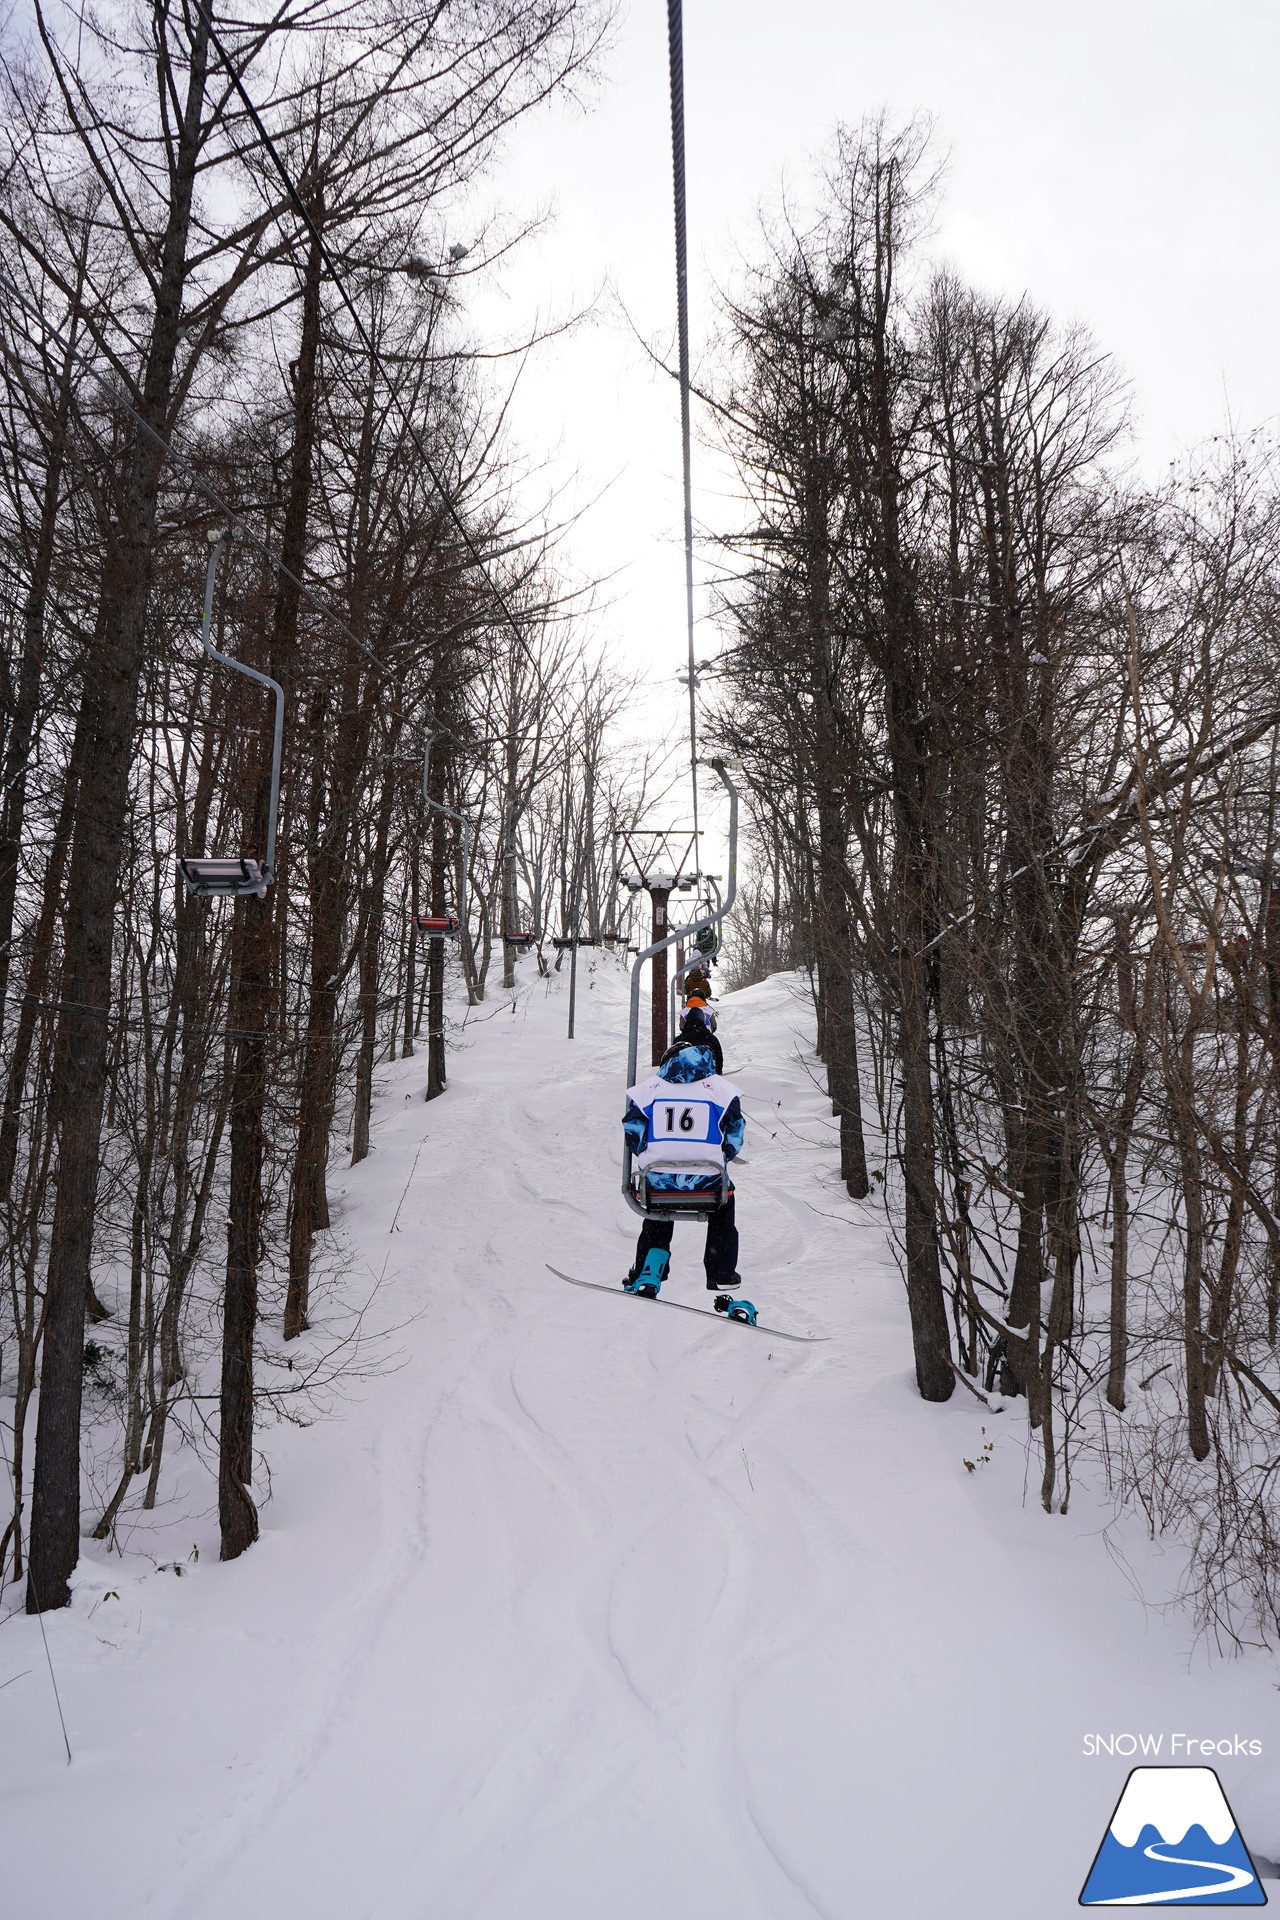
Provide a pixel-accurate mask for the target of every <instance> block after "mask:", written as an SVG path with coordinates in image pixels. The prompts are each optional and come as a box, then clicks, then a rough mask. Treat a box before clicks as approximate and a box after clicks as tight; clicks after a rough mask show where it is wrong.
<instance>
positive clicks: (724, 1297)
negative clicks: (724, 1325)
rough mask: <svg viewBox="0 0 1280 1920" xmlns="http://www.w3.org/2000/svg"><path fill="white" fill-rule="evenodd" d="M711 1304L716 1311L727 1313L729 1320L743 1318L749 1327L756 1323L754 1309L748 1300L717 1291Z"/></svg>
mask: <svg viewBox="0 0 1280 1920" xmlns="http://www.w3.org/2000/svg"><path fill="white" fill-rule="evenodd" d="M711 1304H712V1306H713V1307H714V1308H715V1310H716V1312H717V1313H727V1314H728V1316H729V1318H730V1319H731V1320H745V1321H746V1323H747V1325H748V1326H749V1327H754V1325H755V1324H756V1310H755V1308H754V1306H752V1304H751V1302H750V1300H735V1298H734V1296H733V1295H732V1294H731V1293H718V1294H717V1295H716V1297H715V1299H714V1300H713V1301H712V1303H711Z"/></svg>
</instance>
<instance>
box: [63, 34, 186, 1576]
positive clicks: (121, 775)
mask: <svg viewBox="0 0 1280 1920" xmlns="http://www.w3.org/2000/svg"><path fill="white" fill-rule="evenodd" d="M207 58H208V25H207V22H206V19H205V16H204V15H203V14H199V13H197V15H196V16H195V26H194V29H193V32H192V38H191V46H190V54H189V65H188V73H187V89H186V98H185V102H184V106H183V112H182V118H181V121H180V123H179V126H178V128H177V130H176V138H175V141H174V145H173V149H172V163H171V164H172V171H171V175H170V181H169V204H168V213H167V218H166V223H165V227H164V231H163V233H162V235H161V236H160V239H159V246H158V249H157V251H158V256H159V269H158V273H157V279H156V290H155V316H154V320H153V323H152V329H151V338H150V344H149V347H148V352H147V362H146V368H145V372H144V377H143V383H142V393H141V396H140V406H139V412H140V413H141V414H142V417H143V419H144V420H146V421H148V422H149V423H150V424H151V425H152V426H154V427H155V428H156V429H157V430H159V431H163V430H164V428H165V426H166V425H167V415H168V410H169V404H170V399H171V395H172V391H173V380H174V369H175V365H176V361H177V354H178V347H179V342H180V338H181V318H182V296H183V289H184V287H185V284H186V278H187V242H188V235H189V232H190V223H191V198H192V191H193V188H194V184H195V175H196V167H197V163H198V160H199V155H200V149H201V141H202V133H203V128H202V113H203V106H204V94H205V81H206V68H207ZM160 469H161V454H160V451H159V449H158V448H157V447H156V446H155V444H154V443H153V442H152V441H150V440H149V439H148V438H146V437H145V436H144V435H142V434H141V433H138V434H136V435H134V436H132V437H131V440H130V444H129V450H128V452H127V454H126V457H125V461H124V468H123V474H122V479H121V485H120V491H119V495H118V507H117V516H116V519H115V522H114V524H113V525H112V527H111V528H110V530H109V533H108V540H107V550H106V558H105V565H104V571H103V582H102V596H101V599H102V606H103V610H104V619H103V623H102V624H103V633H102V644H101V647H100V648H97V649H95V650H94V653H93V655H92V656H91V657H90V658H88V659H87V660H86V661H85V666H84V679H83V692H82V696H81V704H80V716H79V720H78V723H77V728H76V740H75V748H74V760H75V765H76V768H77V772H78V775H79V779H78V799H77V818H76V826H75V834H74V838H73V842H72V851H71V862H70V877H69V887H70V894H71V898H72V900H73V901H74V903H75V911H76V916H77V937H76V939H75V941H74V942H73V943H71V946H70V948H69V951H68V956H67V965H66V976H65V982H64V996H65V1001H64V1004H65V1011H64V1013H63V1016H62V1020H61V1023H60V1030H59V1035H58V1051H57V1062H56V1070H55V1081H54V1089H53V1103H52V1104H53V1122H54V1125H55V1126H56V1127H57V1129H58V1137H59V1156H58V1174H57V1198H56V1202H55V1206H54V1217H53V1226H52V1230H51V1233H50V1240H49V1263H48V1275H47V1283H46V1285H47V1291H46V1303H45V1334H44V1355H43V1361H42V1365H41V1372H40V1410H39V1415H38V1419H37V1426H36V1462H35V1474H34V1480H33V1488H32V1507H31V1537H30V1557H29V1563H28V1581H27V1610H28V1611H29V1612H32V1613H35V1612H40V1611H43V1610H45V1609H47V1608H50V1607H64V1606H66V1605H67V1604H68V1602H69V1600H70V1598H71V1585H70V1582H71V1575H72V1573H73V1572H74V1570H75V1565H76V1561H77V1559H78V1558H79V1552H80V1414H81V1398H82V1382H83V1365H84V1321H85V1302H86V1297H87V1294H88V1290H89V1284H90V1262H91V1259H92V1254H93V1220H94V1212H95V1207H96V1202H97V1193H98V1162H99V1154H100V1150H101V1130H102V1113H103V1099H104V1095H105V1091H106V1069H107V1057H108V1039H109V1025H108V1016H109V1007H110V1002H111V957H112V944H113V935H114V919H115V906H116V894H117V889H118V885H119V875H120V868H121V862H122V859H123V854H124V839H125V819H126V814H127V811H128V805H129V774H130V769H131V765H132V759H133V745H134V735H135V723H136V716H137V702H138V681H139V675H140V673H141V670H142V662H143V653H144V645H145V637H146V614H147V599H148V594H149V590H150V586H151V577H152V569H153V558H154V546H155V528H156V506H157V499H158V492H159V481H160Z"/></svg>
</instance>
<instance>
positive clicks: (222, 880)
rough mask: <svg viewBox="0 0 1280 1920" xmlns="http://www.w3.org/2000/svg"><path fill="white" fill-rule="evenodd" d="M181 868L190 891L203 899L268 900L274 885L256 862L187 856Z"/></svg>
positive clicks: (180, 862) (181, 861)
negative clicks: (268, 894)
mask: <svg viewBox="0 0 1280 1920" xmlns="http://www.w3.org/2000/svg"><path fill="white" fill-rule="evenodd" d="M178 865H179V867H180V868H181V869H182V877H183V879H184V880H185V881H186V883H187V887H188V889H189V890H190V891H191V892H192V893H194V894H195V895H196V897H197V899H200V900H228V899H230V900H242V899H245V898H246V897H248V896H256V898H257V899H259V900H265V899H266V897H267V888H268V887H269V886H270V885H271V876H270V874H269V873H268V872H264V870H263V868H262V867H261V866H260V865H259V863H258V862H257V861H256V860H245V859H243V858H241V859H237V858H235V857H232V858H231V859H229V860H225V859H212V860H197V859H191V858H189V857H184V858H183V859H181V860H179V862H178Z"/></svg>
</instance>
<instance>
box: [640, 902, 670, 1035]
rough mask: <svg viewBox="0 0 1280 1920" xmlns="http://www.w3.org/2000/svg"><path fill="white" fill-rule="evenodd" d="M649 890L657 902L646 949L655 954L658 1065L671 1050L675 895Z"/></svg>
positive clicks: (654, 1016)
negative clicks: (670, 919)
mask: <svg viewBox="0 0 1280 1920" xmlns="http://www.w3.org/2000/svg"><path fill="white" fill-rule="evenodd" d="M646 891H647V893H648V895H649V898H650V900H651V901H652V902H653V917H652V931H651V933H650V939H651V941H652V945H651V946H649V947H648V948H647V949H646V951H647V952H649V953H651V954H652V955H653V972H652V978H651V986H652V998H653V1011H652V1030H651V1031H652V1037H653V1064H654V1066H655V1067H656V1066H657V1064H658V1062H659V1060H661V1058H662V1056H663V1054H664V1053H665V1052H666V1050H667V902H668V901H669V900H670V898H671V889H670V887H648V888H647V889H646Z"/></svg>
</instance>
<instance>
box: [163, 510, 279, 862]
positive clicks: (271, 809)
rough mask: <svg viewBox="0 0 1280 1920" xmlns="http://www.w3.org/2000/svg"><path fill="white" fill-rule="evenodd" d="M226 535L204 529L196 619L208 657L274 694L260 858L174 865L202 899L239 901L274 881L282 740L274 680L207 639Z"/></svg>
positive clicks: (224, 858) (193, 859) (206, 859)
mask: <svg viewBox="0 0 1280 1920" xmlns="http://www.w3.org/2000/svg"><path fill="white" fill-rule="evenodd" d="M229 539H230V534H229V532H228V530H227V529H226V528H221V527H219V528H214V529H211V531H210V533H209V549H210V550H209V565H208V569H207V571H206V573H205V581H204V618H203V620H202V621H201V627H200V632H201V638H202V640H203V642H204V650H205V652H206V653H207V654H208V656H209V658H210V659H211V660H216V661H217V662H218V663H219V665H221V666H224V667H230V668H231V669H232V671H233V672H235V673H242V674H244V676H245V678H246V679H247V680H256V681H257V683H258V685H259V686H260V687H270V689H271V691H272V693H273V694H274V695H275V729H274V735H273V741H272V749H271V797H270V802H269V805H268V811H267V844H266V849H265V851H264V854H263V857H262V859H261V860H254V859H251V858H250V857H249V855H248V854H242V853H241V854H232V855H217V856H212V857H204V856H201V857H198V858H197V857H191V856H185V857H183V858H180V859H179V861H178V866H179V868H180V869H181V871H182V877H183V879H184V880H185V881H186V883H187V886H188V888H189V889H190V891H191V892H192V893H193V894H195V895H197V896H198V897H199V898H200V899H204V900H210V899H212V900H218V899H231V900H240V899H244V898H245V897H246V896H248V895H252V896H254V897H255V898H257V899H259V900H264V899H265V898H266V894H267V888H268V887H270V886H271V885H272V884H273V883H274V881H275V877H276V874H275V861H276V819H277V816H278V814H279V810H280V756H281V747H282V743H283V739H284V688H283V687H282V686H281V685H280V683H279V681H278V680H273V679H271V677H270V675H269V674H265V673H259V672H258V670H257V668H256V667H246V666H245V664H244V662H243V661H242V660H233V659H232V658H231V656H230V654H228V653H219V652H218V649H217V648H216V647H215V646H214V644H213V641H212V639H211V638H210V635H211V631H212V625H213V586H214V580H215V578H216V576H217V571H218V561H219V559H220V557H221V554H222V549H223V547H224V546H226V545H227V544H228V542H229Z"/></svg>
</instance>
